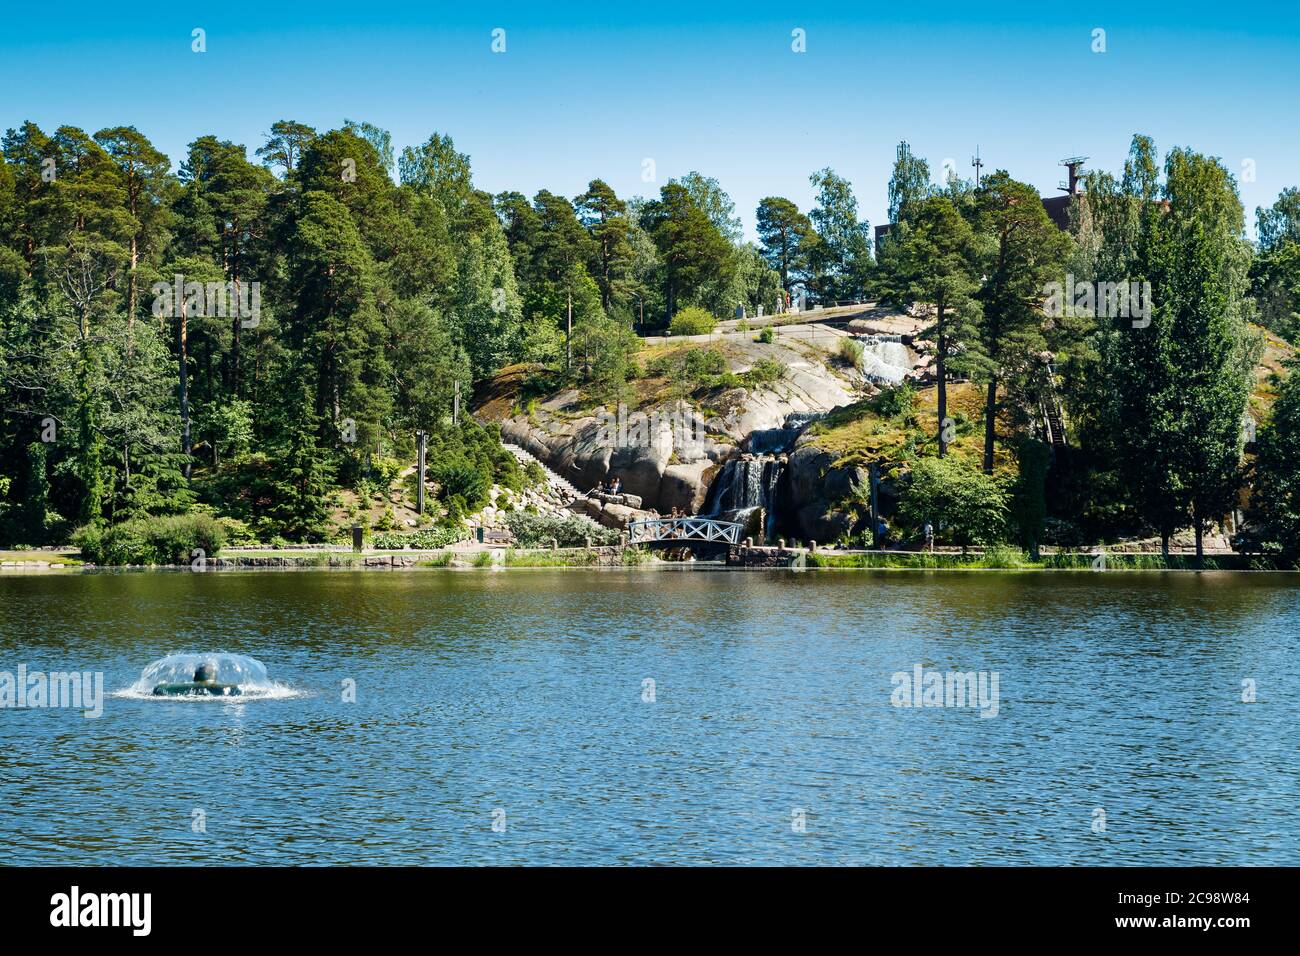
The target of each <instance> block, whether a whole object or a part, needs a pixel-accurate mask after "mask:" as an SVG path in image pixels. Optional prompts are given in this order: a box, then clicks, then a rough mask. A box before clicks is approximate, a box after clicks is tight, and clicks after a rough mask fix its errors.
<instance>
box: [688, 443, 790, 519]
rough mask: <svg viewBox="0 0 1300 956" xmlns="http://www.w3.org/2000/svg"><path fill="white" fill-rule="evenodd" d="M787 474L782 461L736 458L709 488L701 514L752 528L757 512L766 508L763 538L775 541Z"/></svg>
mask: <svg viewBox="0 0 1300 956" xmlns="http://www.w3.org/2000/svg"><path fill="white" fill-rule="evenodd" d="M784 473H785V461H784V460H783V459H780V458H775V457H772V456H758V457H754V456H750V455H745V456H743V457H741V458H733V459H731V460H730V461H728V462H727V463H726V464H725V465H723V466H722V471H720V472H719V473H718V477H716V478H714V479H713V483H712V484H711V485H709V493H708V495H707V497H706V498H705V500H704V510H703V511H702V512H701V514H704V515H708V516H709V517H711V518H722V519H724V520H726V521H738V522H740V523H741V524H748V523H749V520H750V518H751V517H752V516H753V514H754V511H755V510H756V509H758V508H762V509H763V519H764V520H763V529H762V530H763V534H764V535H765V536H767V537H771V536H772V535H773V533H774V532H775V530H776V526H777V523H776V522H777V510H778V508H777V506H778V498H779V495H778V491H779V488H780V484H781V476H782V475H783V474H784Z"/></svg>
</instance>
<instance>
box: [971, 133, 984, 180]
mask: <svg viewBox="0 0 1300 956" xmlns="http://www.w3.org/2000/svg"><path fill="white" fill-rule="evenodd" d="M970 164H971V165H972V166H974V167H975V188H976V189H978V188H979V184H980V170H981V169H983V168H984V161H983V160H982V159H980V148H979V144H978V143H977V144H976V145H975V158H974V159H972V160H971V161H970Z"/></svg>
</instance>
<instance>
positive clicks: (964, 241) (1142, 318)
mask: <svg viewBox="0 0 1300 956" xmlns="http://www.w3.org/2000/svg"><path fill="white" fill-rule="evenodd" d="M1082 187H1083V188H1082V189H1081V190H1080V191H1079V192H1078V193H1077V194H1075V195H1074V196H1073V198H1071V199H1070V201H1069V209H1068V211H1069V218H1070V224H1069V228H1068V230H1061V229H1058V228H1057V227H1056V226H1055V225H1054V224H1053V223H1052V221H1051V220H1050V218H1049V216H1048V213H1047V211H1046V210H1045V208H1044V205H1043V204H1042V203H1041V202H1040V201H1039V197H1038V192H1037V190H1036V189H1034V188H1033V187H1032V186H1030V185H1028V184H1025V183H1021V182H1017V181H1015V180H1014V179H1012V178H1011V177H1010V176H1008V175H1007V174H1006V173H1005V172H1003V171H1001V170H999V171H997V172H996V173H994V174H993V175H991V176H986V177H985V178H984V179H983V180H982V182H981V183H980V184H979V186H978V188H976V187H974V186H973V185H972V184H971V183H970V182H965V181H960V180H957V179H955V178H954V179H951V180H950V181H949V182H948V183H947V185H946V188H938V189H937V188H934V187H933V186H932V185H931V183H930V173H929V168H928V166H927V164H926V163H925V161H924V160H921V159H919V158H918V157H916V156H914V155H913V154H912V153H911V151H910V150H909V149H908V147H907V144H905V143H904V144H902V145H901V146H900V147H899V150H898V155H897V160H896V162H895V166H894V176H893V179H892V180H891V182H890V187H889V201H890V216H891V219H892V220H893V222H894V225H893V227H892V228H891V230H890V232H889V234H888V235H887V236H886V238H885V240H884V241H883V242H882V243H881V247H882V248H880V249H878V250H877V256H878V258H879V267H878V272H877V275H876V282H875V287H876V289H877V291H878V292H880V293H881V294H882V295H883V296H884V297H885V298H888V299H891V300H893V301H894V302H896V303H898V304H900V305H902V304H906V303H911V302H915V301H920V302H925V303H929V304H930V307H931V308H930V314H931V316H932V322H931V324H930V327H929V329H928V331H927V332H926V337H927V338H929V339H931V340H932V341H934V342H935V343H936V349H937V351H936V356H935V359H936V361H935V366H936V367H935V372H936V378H937V386H938V408H939V415H938V417H939V419H940V420H941V421H942V420H943V419H944V418H945V415H946V392H947V387H946V383H947V380H948V378H949V377H951V376H953V375H961V376H963V377H968V378H970V379H972V380H974V381H975V382H977V383H979V384H980V385H981V386H982V387H983V388H984V391H985V401H984V412H983V416H982V426H983V429H984V442H983V461H982V466H983V469H982V470H983V471H984V472H985V473H989V474H991V473H992V472H993V470H994V456H995V452H996V451H997V449H998V447H999V444H1000V443H1002V442H1005V443H1006V444H1008V445H1010V446H1011V448H1010V450H1011V453H1012V455H1013V457H1014V458H1015V459H1016V462H1017V463H1018V465H1019V469H1020V474H1021V478H1022V481H1021V485H1024V484H1025V482H1024V477H1025V476H1026V474H1029V475H1033V476H1035V477H1033V479H1032V480H1031V481H1029V482H1028V484H1029V485H1030V486H1033V487H1032V489H1031V490H1033V492H1034V493H1033V494H1031V495H1030V496H1029V497H1030V498H1031V499H1036V500H1031V501H1029V502H1024V501H1022V502H1021V505H1022V508H1023V507H1027V508H1028V510H1029V512H1030V513H1031V515H1032V517H1030V518H1028V519H1026V518H1025V517H1024V516H1022V517H1021V518H1020V520H1019V521H1018V522H1016V524H1018V526H1019V527H1020V530H1021V534H1020V537H1021V543H1023V544H1025V545H1026V546H1028V547H1030V548H1031V549H1034V548H1036V546H1037V544H1038V542H1039V541H1040V540H1042V538H1043V533H1044V525H1045V523H1046V519H1048V518H1049V517H1050V518H1052V519H1054V520H1055V522H1056V529H1055V532H1054V533H1053V534H1051V535H1050V537H1051V538H1052V539H1053V540H1054V541H1056V542H1061V543H1079V544H1082V543H1086V542H1096V541H1098V540H1115V539H1116V538H1118V537H1122V536H1130V535H1142V534H1155V535H1158V536H1159V537H1160V539H1161V541H1162V542H1163V545H1164V549H1165V551H1166V554H1167V552H1168V547H1169V540H1170V538H1171V536H1172V535H1173V534H1174V533H1176V532H1178V531H1181V530H1184V529H1188V528H1191V529H1192V530H1193V531H1194V533H1195V538H1196V546H1197V551H1198V554H1199V553H1200V551H1201V547H1202V537H1203V534H1204V532H1205V531H1206V530H1208V529H1209V528H1210V526H1211V525H1212V524H1215V523H1219V522H1222V521H1223V519H1225V518H1226V517H1228V516H1229V515H1231V514H1233V513H1234V512H1236V511H1238V510H1239V508H1240V506H1241V505H1242V504H1243V500H1244V499H1243V492H1245V491H1248V489H1249V487H1250V486H1251V485H1252V484H1253V485H1254V486H1255V493H1254V495H1253V496H1250V499H1249V500H1250V505H1251V507H1250V510H1249V515H1248V525H1247V527H1248V529H1249V531H1248V533H1247V534H1239V535H1238V539H1239V541H1240V542H1241V543H1242V544H1243V545H1245V546H1247V547H1252V548H1258V549H1260V550H1264V551H1272V552H1285V553H1287V554H1288V555H1291V556H1295V555H1297V554H1298V553H1300V534H1298V532H1300V498H1298V497H1297V495H1296V491H1297V488H1296V485H1297V480H1296V476H1297V466H1296V464H1295V459H1294V456H1292V455H1290V454H1289V453H1287V452H1285V449H1287V448H1288V447H1292V446H1293V443H1294V441H1295V440H1296V439H1297V438H1298V437H1300V436H1298V435H1297V434H1296V432H1295V425H1296V423H1295V420H1294V416H1295V408H1296V406H1297V404H1298V403H1300V394H1298V390H1300V380H1297V379H1296V377H1295V376H1293V375H1292V376H1285V377H1284V378H1283V379H1282V380H1278V379H1277V378H1274V380H1272V381H1270V382H1265V383H1264V385H1263V387H1262V389H1257V388H1256V379H1255V369H1256V364H1257V362H1258V360H1259V358H1260V355H1261V352H1262V350H1263V346H1264V340H1265V334H1264V333H1262V332H1261V331H1260V330H1259V328H1258V326H1261V325H1262V326H1263V327H1264V328H1265V329H1267V330H1269V331H1271V332H1272V333H1273V334H1274V335H1276V336H1279V337H1280V338H1282V339H1285V340H1288V341H1294V337H1295V334H1296V332H1297V328H1298V327H1297V319H1300V314H1298V313H1300V269H1298V268H1297V266H1298V265H1300V258H1298V257H1300V192H1297V191H1296V190H1294V189H1288V190H1286V191H1284V192H1283V194H1282V196H1281V197H1280V198H1279V200H1278V201H1277V203H1276V204H1275V205H1274V206H1272V207H1271V208H1268V209H1259V210H1257V231H1258V235H1259V240H1258V244H1257V245H1252V244H1251V243H1249V242H1248V241H1247V239H1246V236H1245V228H1244V227H1245V223H1244V211H1243V209H1242V206H1241V202H1240V199H1239V198H1238V195H1237V189H1236V183H1235V181H1234V180H1233V177H1232V176H1231V174H1230V173H1229V172H1228V171H1227V170H1226V169H1225V168H1224V166H1223V165H1222V164H1221V163H1220V162H1219V161H1218V160H1217V159H1214V158H1211V157H1207V156H1203V155H1200V154H1198V153H1195V152H1193V151H1191V150H1187V149H1174V150H1171V151H1170V152H1169V153H1168V154H1167V155H1166V157H1165V159H1164V161H1163V163H1161V160H1160V157H1159V155H1158V154H1157V152H1156V148H1155V145H1154V144H1153V143H1152V141H1151V140H1150V138H1148V137H1145V136H1140V135H1139V136H1136V137H1134V139H1133V142H1132V146H1131V149H1130V152H1129V156H1128V159H1127V161H1126V163H1125V166H1124V169H1123V171H1122V173H1121V174H1120V176H1119V177H1116V176H1114V175H1112V174H1110V173H1107V172H1091V173H1089V174H1087V175H1086V176H1085V177H1084V181H1083V184H1082ZM1284 348H1285V347H1284ZM1253 393H1254V394H1253ZM1275 397H1276V398H1277V401H1276V407H1275V410H1274V413H1273V415H1272V417H1271V420H1266V421H1265V423H1264V424H1263V425H1261V426H1260V428H1259V432H1258V435H1257V434H1256V431H1255V423H1256V421H1257V420H1259V419H1261V418H1264V419H1267V418H1268V412H1269V407H1270V405H1271V404H1272V399H1273V398H1275ZM1061 421H1068V422H1069V423H1070V425H1069V431H1070V438H1069V442H1068V445H1066V446H1064V447H1062V448H1061V449H1060V452H1061V455H1062V456H1064V459H1065V460H1064V461H1062V459H1061V458H1060V457H1058V460H1057V464H1058V466H1061V465H1068V467H1057V468H1055V469H1054V470H1053V474H1052V476H1051V477H1052V479H1053V480H1052V481H1051V482H1050V494H1049V498H1050V500H1048V501H1043V500H1042V498H1041V495H1040V494H1039V493H1038V492H1037V490H1036V489H1037V488H1041V487H1042V486H1043V479H1042V473H1043V464H1042V462H1043V461H1044V460H1045V455H1044V452H1045V449H1044V447H1043V445H1042V443H1041V442H1040V441H1038V440H1037V439H1038V438H1041V437H1044V434H1045V433H1046V432H1048V431H1049V427H1044V423H1045V422H1046V423H1049V425H1050V428H1057V429H1058V430H1059V428H1060V422H1061ZM1002 422H1005V424H1000V423H1002ZM1048 437H1050V435H1049V436H1048ZM1008 439H1009V440H1008ZM1256 439H1258V442H1257V444H1258V449H1257V450H1258V455H1249V454H1244V452H1246V451H1252V452H1253V451H1255V450H1256V449H1255V448H1254V447H1253V446H1254V445H1255V444H1256ZM945 444H946V442H945V439H944V437H943V435H942V432H940V434H939V435H938V436H937V449H936V452H937V454H938V456H940V457H942V456H943V455H944V453H945V450H946V449H945ZM950 467H952V468H955V467H956V466H950ZM945 474H946V475H948V477H949V478H955V477H959V475H958V473H957V472H956V471H949V472H946V473H945ZM1263 489H1268V491H1267V492H1266V493H1261V491H1263ZM1018 490H1019V491H1021V492H1023V491H1024V490H1025V489H1024V488H1023V487H1022V488H1020V489H1018ZM1022 497H1023V495H1022ZM1070 538H1074V539H1075V540H1074V541H1070V540H1068V539H1070Z"/></svg>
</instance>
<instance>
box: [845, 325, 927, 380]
mask: <svg viewBox="0 0 1300 956" xmlns="http://www.w3.org/2000/svg"><path fill="white" fill-rule="evenodd" d="M858 341H859V342H861V343H862V372H863V374H864V375H866V376H867V378H869V379H871V380H872V381H875V382H880V383H883V384H887V385H897V384H898V383H900V382H901V381H903V379H904V378H905V377H906V376H907V373H908V372H910V371H912V366H913V364H914V363H913V360H912V353H911V350H910V349H908V347H907V346H906V345H904V344H903V338H902V336H900V335H863V336H860V337H859V338H858Z"/></svg>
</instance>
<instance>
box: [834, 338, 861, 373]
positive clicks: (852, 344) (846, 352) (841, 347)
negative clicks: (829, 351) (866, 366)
mask: <svg viewBox="0 0 1300 956" xmlns="http://www.w3.org/2000/svg"><path fill="white" fill-rule="evenodd" d="M863 351H864V350H863V348H862V343H861V342H859V341H858V340H857V339H854V338H849V337H847V336H846V337H844V338H842V339H840V341H839V343H838V344H837V345H836V347H835V354H836V356H838V358H839V360H840V361H841V362H843V363H844V364H845V365H849V366H852V367H853V368H861V367H862V354H863Z"/></svg>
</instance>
